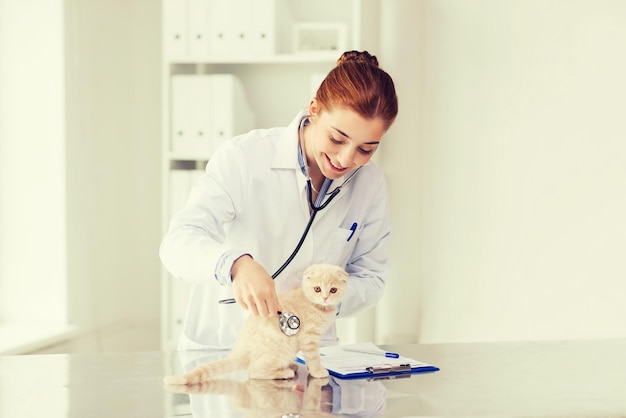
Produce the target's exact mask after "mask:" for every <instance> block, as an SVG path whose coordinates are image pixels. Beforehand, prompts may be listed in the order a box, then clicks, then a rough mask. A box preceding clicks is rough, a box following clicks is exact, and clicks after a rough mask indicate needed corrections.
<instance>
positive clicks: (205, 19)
mask: <svg viewBox="0 0 626 418" xmlns="http://www.w3.org/2000/svg"><path fill="white" fill-rule="evenodd" d="M169 1H172V0H169ZM187 1H188V2H189V3H188V5H189V14H188V27H187V31H188V38H189V41H188V43H189V55H190V56H191V57H192V58H194V57H195V58H204V57H207V56H209V55H210V53H211V8H210V6H211V0H187Z"/></svg>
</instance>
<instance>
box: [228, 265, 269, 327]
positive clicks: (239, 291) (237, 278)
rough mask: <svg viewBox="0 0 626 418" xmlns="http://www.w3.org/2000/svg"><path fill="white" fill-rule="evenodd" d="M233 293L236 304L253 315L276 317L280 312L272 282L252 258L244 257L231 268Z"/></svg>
mask: <svg viewBox="0 0 626 418" xmlns="http://www.w3.org/2000/svg"><path fill="white" fill-rule="evenodd" d="M231 277H232V280H233V293H234V296H235V300H236V301H237V303H238V304H239V305H240V306H241V307H242V308H244V309H246V310H247V309H250V311H251V312H252V313H253V314H254V315H261V316H268V315H276V313H277V312H278V311H280V310H281V308H280V306H279V303H278V297H277V296H276V286H275V285H274V280H272V276H270V275H269V274H268V273H267V271H265V269H264V268H263V267H262V266H261V265H260V264H259V263H257V262H256V261H254V259H253V258H252V257H250V256H249V255H244V256H241V257H239V258H238V259H237V260H235V262H234V263H233V267H232V268H231Z"/></svg>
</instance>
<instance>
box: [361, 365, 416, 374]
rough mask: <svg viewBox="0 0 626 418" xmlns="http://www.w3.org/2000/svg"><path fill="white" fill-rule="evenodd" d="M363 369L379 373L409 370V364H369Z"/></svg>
mask: <svg viewBox="0 0 626 418" xmlns="http://www.w3.org/2000/svg"><path fill="white" fill-rule="evenodd" d="M365 370H367V371H368V372H369V373H372V374H381V373H391V372H406V371H409V370H411V365H410V364H409V363H407V364H400V365H397V366H392V365H390V364H385V365H382V366H371V367H366V368H365Z"/></svg>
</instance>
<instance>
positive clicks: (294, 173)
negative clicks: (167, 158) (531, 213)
mask: <svg viewBox="0 0 626 418" xmlns="http://www.w3.org/2000/svg"><path fill="white" fill-rule="evenodd" d="M303 115H304V113H303V112H300V113H299V114H298V115H297V116H296V118H295V119H294V120H293V121H292V123H291V124H290V125H289V126H288V127H287V128H284V127H283V128H273V129H263V130H254V131H251V132H249V133H247V134H244V135H240V136H237V137H235V138H233V139H231V140H228V141H226V142H224V143H223V144H222V145H221V146H220V147H219V148H218V150H217V151H216V152H215V154H214V156H213V157H212V158H211V160H210V161H209V163H208V164H207V166H206V174H205V175H203V176H202V177H201V178H200V179H199V181H198V182H197V184H196V185H195V186H194V188H193V189H192V191H191V193H190V195H189V199H188V201H187V204H186V206H185V207H184V209H182V210H181V211H180V212H178V213H177V214H175V215H174V216H173V218H172V220H171V222H170V227H169V231H168V233H167V234H166V236H165V237H164V239H163V241H162V243H161V248H160V256H161V260H162V262H163V264H164V266H165V267H166V268H167V269H168V270H169V271H170V273H172V275H173V276H174V277H176V278H178V279H180V280H183V281H185V282H188V283H190V284H191V285H192V290H191V296H190V299H189V304H188V308H187V312H186V319H185V324H184V327H183V335H182V336H181V338H180V342H179V349H181V350H188V349H207V348H230V347H231V346H232V344H233V342H234V341H235V339H236V336H237V335H238V333H239V330H240V328H241V325H242V323H243V320H244V319H245V317H246V316H247V311H244V310H243V309H242V308H241V307H240V306H239V305H236V304H234V305H224V304H218V300H220V299H226V298H231V297H233V293H232V287H231V286H230V285H220V283H219V282H218V281H217V280H216V279H215V272H216V265H217V263H218V260H219V259H220V257H221V256H222V254H224V253H225V252H226V251H228V250H232V249H236V250H241V251H244V252H246V253H249V254H250V255H251V256H252V257H253V258H254V259H255V260H256V261H257V262H259V263H260V264H261V265H262V266H263V267H265V269H266V270H267V272H268V273H269V274H270V275H271V274H273V273H274V272H275V271H276V270H277V269H278V268H279V267H280V266H281V265H282V264H283V262H284V261H285V260H286V258H287V257H288V256H289V255H290V254H291V252H292V251H293V249H294V247H295V246H296V244H297V242H298V240H299V239H300V236H301V234H302V232H303V230H304V227H305V226H306V224H307V221H308V219H309V209H308V203H307V194H306V178H305V176H304V175H303V174H302V171H301V169H300V166H299V164H298V159H297V155H298V151H297V147H298V125H299V122H300V119H301V117H302V116H303ZM343 180H344V178H341V179H338V180H335V181H334V182H333V184H331V186H330V189H329V191H332V190H333V189H334V188H335V187H336V186H338V185H340V184H341V183H343ZM354 223H356V224H357V227H356V230H355V231H354V234H353V236H352V237H350V235H352V233H353V231H352V230H351V229H350V228H351V227H352V226H353V224H354ZM390 230H391V226H390V218H389V207H388V199H387V188H386V184H385V179H384V176H383V173H382V171H381V170H380V169H379V168H378V167H377V166H376V165H374V164H373V163H369V164H367V165H365V166H364V167H362V168H361V169H360V171H359V172H358V173H356V175H355V176H354V177H353V178H352V179H351V180H350V181H349V182H348V183H346V185H345V186H344V187H343V188H342V189H341V192H340V193H339V194H338V195H337V196H336V197H335V199H334V200H333V201H332V202H331V203H330V204H329V205H328V207H326V208H325V209H323V210H322V211H320V212H319V213H318V214H317V215H316V218H315V221H314V223H313V226H312V228H311V230H310V232H309V235H308V236H307V238H306V240H305V242H304V244H303V245H302V248H301V250H300V252H299V253H298V255H297V256H296V257H295V258H294V260H293V261H292V262H291V264H290V265H289V266H288V267H287V268H286V269H285V270H284V271H283V272H282V273H281V274H280V275H279V276H278V277H277V278H276V289H277V292H279V293H280V292H282V291H285V290H287V289H290V288H293V287H297V286H298V285H299V284H300V280H301V274H302V272H303V271H304V269H305V268H306V267H308V266H309V265H311V264H316V263H330V264H336V265H339V266H342V267H344V268H345V269H346V271H347V272H348V273H349V274H350V278H349V280H348V294H347V296H346V298H345V299H344V301H343V303H342V304H341V309H340V313H339V316H348V315H352V314H354V313H356V312H358V311H360V310H362V309H364V308H367V307H370V306H372V305H374V304H375V303H376V302H377V301H378V300H379V299H380V297H381V296H382V293H383V288H384V284H385V280H386V278H387V274H388V260H387V243H388V237H389V234H390ZM325 339H326V340H331V341H332V340H336V337H335V334H334V327H332V328H331V329H330V330H329V332H328V333H327V335H326V336H325Z"/></svg>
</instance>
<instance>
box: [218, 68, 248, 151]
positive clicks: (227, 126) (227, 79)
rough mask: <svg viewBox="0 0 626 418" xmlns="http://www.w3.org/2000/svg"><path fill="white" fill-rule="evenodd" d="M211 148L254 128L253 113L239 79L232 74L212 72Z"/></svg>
mask: <svg viewBox="0 0 626 418" xmlns="http://www.w3.org/2000/svg"><path fill="white" fill-rule="evenodd" d="M210 77H211V82H212V83H211V85H212V91H213V100H212V116H213V123H212V128H211V133H212V135H211V137H212V141H213V142H212V144H211V148H212V150H214V149H215V147H217V146H219V144H220V143H221V142H222V141H224V140H227V139H229V138H232V137H234V136H235V135H239V134H242V133H245V132H247V131H249V130H250V129H253V128H254V124H255V115H254V112H253V111H252V109H251V107H250V105H249V104H248V102H247V99H246V95H245V92H244V88H243V85H242V83H241V81H240V80H239V79H238V78H237V77H235V76H234V75H232V74H212V75H211V76H210Z"/></svg>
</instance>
